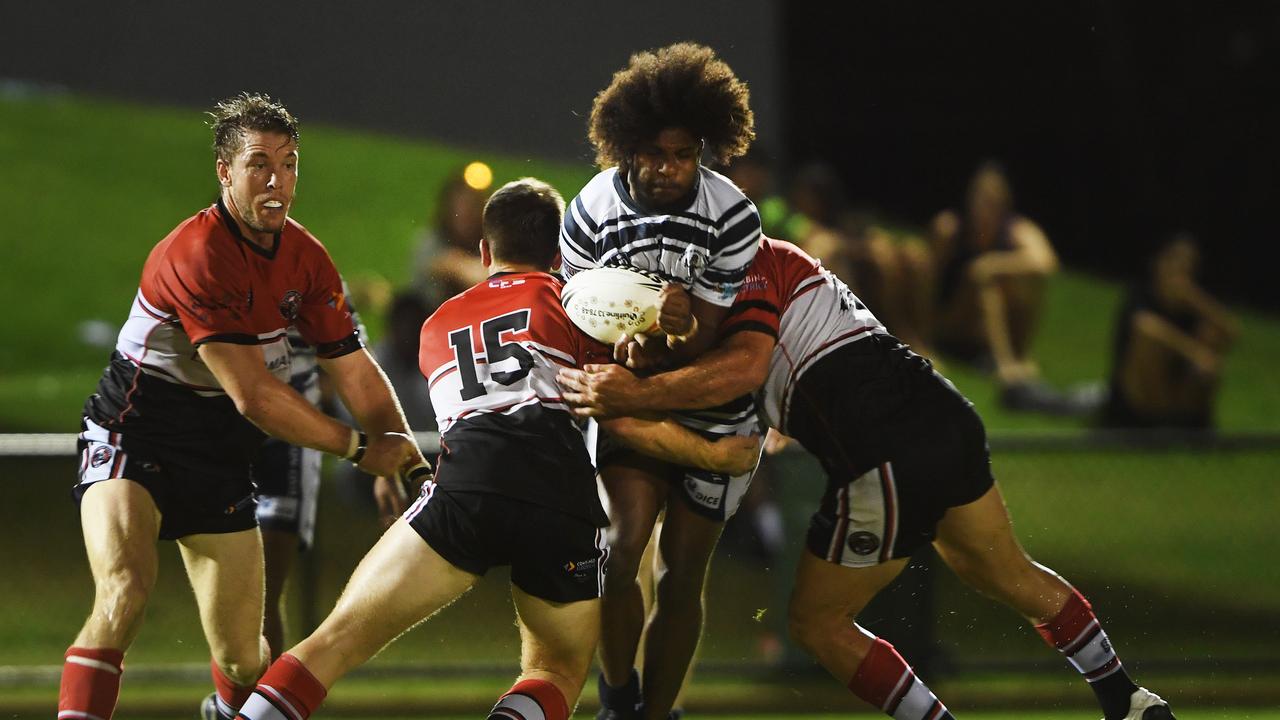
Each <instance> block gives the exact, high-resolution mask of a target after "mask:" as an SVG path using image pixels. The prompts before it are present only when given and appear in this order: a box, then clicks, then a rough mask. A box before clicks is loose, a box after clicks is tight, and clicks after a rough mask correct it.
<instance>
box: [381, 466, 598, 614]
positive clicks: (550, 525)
mask: <svg viewBox="0 0 1280 720" xmlns="http://www.w3.org/2000/svg"><path fill="white" fill-rule="evenodd" d="M404 519H405V520H407V521H408V522H409V525H410V527H412V528H413V529H414V530H416V531H417V533H418V534H419V535H421V536H422V539H423V540H426V541H427V544H428V545H430V546H431V549H433V550H435V551H436V552H437V553H439V554H440V557H442V558H444V559H445V560H448V561H449V563H450V564H451V565H453V566H454V567H458V568H461V569H463V570H466V571H467V572H469V573H474V574H476V575H484V574H485V572H487V571H488V570H489V568H491V567H493V566H495V565H510V566H511V582H512V583H513V584H514V585H515V586H516V587H518V588H520V589H521V590H523V591H525V592H526V593H528V594H530V595H533V596H535V597H539V598H542V599H543V600H549V601H551V602H559V603H566V602H575V601H578V600H591V599H594V598H598V597H600V595H601V593H602V592H603V591H604V569H605V564H606V562H607V560H608V558H609V546H608V543H607V542H606V540H605V535H604V530H603V529H602V528H598V527H596V526H595V525H594V524H592V523H591V522H589V521H587V520H585V519H583V518H580V517H577V516H574V515H569V514H567V513H564V512H561V511H559V510H555V509H553V508H548V507H543V506H539V505H534V504H532V503H529V502H526V501H524V500H517V499H515V498H509V497H506V496H503V495H498V494H496V493H485V492H465V491H464V492H453V491H449V490H446V489H444V488H442V487H441V486H440V485H439V484H437V483H433V482H427V483H425V484H424V485H423V487H422V492H421V494H419V496H418V499H417V500H415V501H414V503H413V504H412V505H410V506H409V509H408V510H406V511H405V514H404Z"/></svg>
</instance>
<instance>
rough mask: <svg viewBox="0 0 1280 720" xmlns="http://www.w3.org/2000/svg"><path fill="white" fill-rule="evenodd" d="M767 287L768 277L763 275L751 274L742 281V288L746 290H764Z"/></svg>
mask: <svg viewBox="0 0 1280 720" xmlns="http://www.w3.org/2000/svg"><path fill="white" fill-rule="evenodd" d="M767 287H769V279H768V278H766V277H765V276H763V275H757V274H754V273H753V274H751V275H748V276H747V278H746V279H745V280H743V281H742V290H745V291H747V292H752V291H757V290H764V289H765V288H767Z"/></svg>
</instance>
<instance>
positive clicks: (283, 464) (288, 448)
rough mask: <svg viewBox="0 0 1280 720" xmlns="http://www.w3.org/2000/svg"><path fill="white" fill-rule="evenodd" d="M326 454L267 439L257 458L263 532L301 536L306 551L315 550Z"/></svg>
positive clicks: (255, 466) (255, 470)
mask: <svg viewBox="0 0 1280 720" xmlns="http://www.w3.org/2000/svg"><path fill="white" fill-rule="evenodd" d="M323 455H324V454H323V453H321V452H320V451H319V450H314V449H312V448H302V447H298V446H296V445H290V444H289V443H287V442H284V441H282V440H276V439H275V438H267V440H266V441H264V442H263V443H262V447H261V448H259V450H258V453H257V455H255V456H254V458H253V482H254V484H255V485H256V486H257V488H258V511H257V515H258V525H260V526H261V527H262V529H263V530H276V531H279V532H285V533H290V534H292V535H297V536H298V540H299V541H300V542H301V543H302V547H303V549H306V548H309V547H311V542H312V540H313V539H314V537H315V528H316V496H317V495H318V494H319V492H320V462H321V460H322V459H323Z"/></svg>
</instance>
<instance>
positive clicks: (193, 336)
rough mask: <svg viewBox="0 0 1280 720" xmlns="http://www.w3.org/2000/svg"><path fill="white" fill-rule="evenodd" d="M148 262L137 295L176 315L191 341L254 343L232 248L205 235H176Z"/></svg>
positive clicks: (241, 271) (244, 285) (240, 263)
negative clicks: (140, 294) (139, 291)
mask: <svg viewBox="0 0 1280 720" xmlns="http://www.w3.org/2000/svg"><path fill="white" fill-rule="evenodd" d="M152 261H154V262H155V265H154V267H148V268H147V271H145V272H144V276H143V279H142V285H141V290H142V295H143V297H144V298H145V299H146V300H147V302H149V303H151V304H152V305H154V306H155V307H157V308H160V309H163V310H168V311H171V312H172V313H173V314H174V315H177V316H178V320H179V322H180V323H181V324H182V329H183V331H184V332H185V333H186V334H187V337H188V338H190V340H191V343H192V344H193V345H199V344H200V343H205V342H231V343H237V344H242V345H246V344H257V342H258V337H257V334H256V333H255V331H254V328H253V324H252V322H251V319H250V313H251V309H252V305H253V297H252V294H251V291H250V287H249V283H248V280H247V278H246V275H245V268H244V259H243V258H242V257H241V256H240V254H239V253H238V252H236V249H235V248H234V247H226V246H224V244H222V243H219V242H217V241H216V239H210V238H207V237H205V238H202V237H190V238H179V239H178V240H175V241H174V242H173V243H171V244H169V245H168V246H167V247H166V248H165V249H164V251H163V254H161V255H160V256H158V257H155V258H153V259H152ZM152 261H149V262H148V266H151V262H152Z"/></svg>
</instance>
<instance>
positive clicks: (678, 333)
mask: <svg viewBox="0 0 1280 720" xmlns="http://www.w3.org/2000/svg"><path fill="white" fill-rule="evenodd" d="M749 98H750V93H749V92H748V89H747V84H746V83H745V82H743V81H742V80H741V79H739V78H738V77H737V75H735V74H734V72H733V70H732V69H731V68H730V67H729V65H728V64H727V63H725V62H724V61H723V60H721V59H720V58H719V57H717V56H716V53H715V52H714V51H713V50H712V49H711V48H708V47H705V46H702V45H697V44H693V43H677V44H674V45H669V46H667V47H663V48H659V49H656V50H648V51H644V52H638V53H635V54H634V55H632V56H631V58H630V61H629V62H628V64H627V66H626V67H624V68H623V69H621V70H619V71H617V72H616V73H614V75H613V78H612V80H611V81H610V83H609V85H608V86H607V87H606V88H605V89H604V90H601V91H600V93H599V94H598V95H596V98H595V102H594V104H593V106H592V110H591V119H590V122H589V126H588V136H589V138H590V140H591V143H592V145H593V146H594V147H595V151H596V162H597V164H598V165H599V166H600V168H601V172H600V173H598V174H597V175H596V176H595V177H594V178H593V179H592V180H591V181H590V182H588V183H587V185H586V186H585V187H584V188H583V189H582V191H581V192H579V193H578V196H577V197H576V198H574V200H573V202H572V203H570V205H569V207H568V208H566V212H565V220H564V227H563V229H562V231H561V234H560V250H561V255H562V257H563V262H564V264H563V272H564V274H565V275H566V276H572V275H573V274H575V273H577V272H580V271H583V270H587V269H590V268H594V267H601V266H606V265H622V266H626V267H630V268H634V269H637V270H641V271H644V272H647V273H650V274H656V275H658V276H660V277H661V278H662V279H663V280H664V281H665V285H664V287H663V289H662V292H661V294H660V296H659V301H658V326H659V328H660V329H661V331H662V333H661V334H655V335H653V336H649V337H646V336H637V337H635V338H628V337H623V338H622V339H620V340H619V342H618V343H617V344H616V345H615V347H614V358H615V360H617V361H618V362H620V363H624V364H626V365H627V366H629V367H631V368H643V367H663V366H670V365H672V364H680V363H683V362H687V361H689V360H691V359H692V358H695V357H697V356H698V355H699V354H700V353H702V352H703V351H705V350H706V349H708V348H710V347H711V346H712V344H713V343H714V341H715V338H716V331H717V328H718V327H719V325H720V323H721V321H722V320H723V319H724V318H725V317H726V315H727V313H728V311H729V307H730V305H732V303H733V298H734V296H735V295H736V294H737V292H738V289H739V288H740V287H741V286H742V283H743V281H744V279H745V278H746V273H747V268H748V267H749V266H750V264H751V261H752V259H753V258H754V257H755V254H756V251H757V249H758V247H759V244H760V214H759V212H758V211H757V210H756V207H755V205H753V204H752V202H751V201H750V200H749V199H747V197H746V196H745V195H744V194H743V193H742V191H741V190H740V189H739V188H738V187H737V186H735V185H734V184H733V183H732V182H731V181H730V180H729V179H728V178H726V177H724V176H723V175H721V174H719V173H717V172H715V171H713V170H711V169H709V168H707V167H706V166H704V165H703V160H704V158H705V160H706V161H707V162H708V163H712V164H717V165H724V164H727V163H728V162H729V161H730V160H732V159H733V158H736V157H739V156H741V155H743V154H744V153H746V152H747V149H748V148H749V147H750V145H751V142H752V140H754V139H755V130H754V122H755V119H754V116H753V114H752V112H751V108H750V105H749ZM664 335H665V341H664V339H663V336H664ZM756 417H757V415H756V413H755V408H754V404H753V401H752V400H751V398H750V396H744V397H742V398H739V399H738V400H735V401H734V402H731V403H726V404H725V405H723V406H720V407H716V408H710V409H707V410H697V411H691V412H689V413H686V414H685V415H684V416H683V417H682V416H677V420H679V421H681V422H685V423H687V425H688V426H689V427H692V428H695V429H698V430H700V431H706V430H707V429H709V428H714V429H715V430H714V432H715V434H717V435H757V434H760V433H761V428H760V427H759V425H758V421H757V420H756ZM596 459H597V465H598V467H599V468H600V473H601V478H602V483H603V485H604V488H605V492H606V494H607V495H608V497H609V508H610V510H609V513H610V523H611V524H610V527H609V530H608V533H609V534H608V538H609V546H610V555H609V563H608V566H607V567H606V571H605V592H604V596H603V600H604V602H603V605H602V633H601V643H600V661H601V668H602V673H601V676H600V683H599V690H600V699H601V706H602V709H601V711H600V714H599V715H598V716H597V717H599V718H601V720H632V719H633V718H637V717H644V718H648V719H649V720H655V719H658V718H665V717H667V714H668V712H669V711H670V710H671V708H672V706H673V705H674V703H675V701H676V699H677V695H678V694H679V690H680V687H681V685H682V683H683V681H684V678H685V675H686V671H687V669H688V667H689V664H690V662H691V661H692V658H693V655H694V652H695V650H696V648H697V645H698V639H699V637H700V635H701V631H702V618H703V608H702V589H703V585H704V583H705V579H706V573H707V566H708V563H709V562H710V559H711V554H712V551H713V550H714V549H715V545H716V542H717V541H718V540H719V537H720V532H721V530H722V529H723V527H724V523H725V521H726V520H727V519H728V518H729V517H730V516H731V515H732V514H733V513H734V511H735V510H736V509H737V506H738V504H739V503H740V502H741V499H742V496H743V494H745V491H746V487H747V484H748V483H749V482H750V480H751V473H745V474H742V475H738V476H733V477H726V476H723V475H720V476H714V477H712V476H708V475H706V474H705V473H700V472H699V471H697V470H696V469H690V468H678V467H674V466H671V465H661V464H657V463H654V462H652V461H648V460H645V459H643V458H639V457H638V456H637V455H635V454H634V453H631V452H630V451H628V450H626V449H625V448H621V447H617V446H615V445H614V444H613V443H612V441H611V439H610V438H609V437H608V436H607V433H602V434H601V442H600V445H599V447H598V448H597V456H596ZM664 510H665V515H662V517H663V521H662V531H661V533H659V534H657V537H658V538H659V540H658V541H656V543H655V544H656V546H657V547H656V554H657V557H656V560H655V561H654V563H653V565H654V566H655V567H659V568H661V572H657V573H656V586H655V588H654V605H653V609H652V612H650V613H647V614H646V611H645V607H644V601H643V593H642V590H641V588H642V583H641V582H640V581H638V577H639V575H640V568H641V565H642V564H645V561H644V558H645V557H646V553H645V548H646V546H647V545H648V544H649V541H650V538H651V537H653V536H654V528H655V525H656V524H657V520H658V517H659V515H660V514H662V513H663V512H664ZM642 636H643V640H642ZM641 642H643V644H644V661H643V668H642V670H641V671H640V672H637V671H636V668H635V664H636V659H637V655H638V654H639V653H638V651H639V648H640V645H641Z"/></svg>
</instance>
